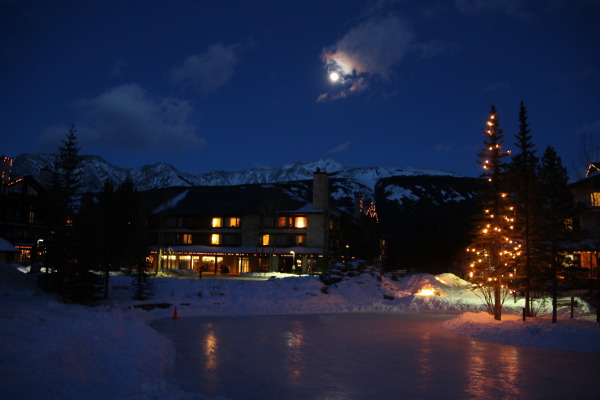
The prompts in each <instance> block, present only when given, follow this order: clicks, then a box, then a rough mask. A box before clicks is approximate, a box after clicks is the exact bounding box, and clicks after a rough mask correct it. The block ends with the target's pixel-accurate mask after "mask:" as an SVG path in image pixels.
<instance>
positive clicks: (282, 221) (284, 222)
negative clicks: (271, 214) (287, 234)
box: [277, 217, 288, 228]
mask: <svg viewBox="0 0 600 400" xmlns="http://www.w3.org/2000/svg"><path fill="white" fill-rule="evenodd" d="M277 226H278V227H279V228H285V227H287V226H288V220H287V217H279V218H277Z"/></svg>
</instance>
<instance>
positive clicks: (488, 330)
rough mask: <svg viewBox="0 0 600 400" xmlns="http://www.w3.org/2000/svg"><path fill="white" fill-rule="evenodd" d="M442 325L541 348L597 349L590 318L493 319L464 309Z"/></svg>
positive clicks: (598, 335)
mask: <svg viewBox="0 0 600 400" xmlns="http://www.w3.org/2000/svg"><path fill="white" fill-rule="evenodd" d="M441 326H442V328H444V329H446V330H448V331H450V332H453V333H456V334H458V335H462V336H469V337H472V338H475V339H479V340H483V341H487V342H495V343H502V344H510V345H515V346H526V347H537V348H544V349H555V350H566V351H578V352H600V325H598V324H596V323H593V322H590V321H579V320H571V319H560V320H558V321H557V323H556V324H552V321H551V319H550V317H544V318H528V319H527V321H523V320H522V318H521V317H519V316H516V315H510V314H505V315H503V316H502V321H496V320H495V319H494V317H493V316H491V315H489V314H488V313H486V312H480V313H471V312H467V313H464V314H461V315H459V316H458V317H456V318H454V319H452V320H448V321H445V322H443V323H442V324H441Z"/></svg>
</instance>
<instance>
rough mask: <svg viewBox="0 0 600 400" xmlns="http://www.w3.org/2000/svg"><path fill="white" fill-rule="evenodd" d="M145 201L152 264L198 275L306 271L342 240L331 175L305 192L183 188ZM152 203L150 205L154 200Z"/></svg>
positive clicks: (272, 187)
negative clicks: (332, 204)
mask: <svg viewBox="0 0 600 400" xmlns="http://www.w3.org/2000/svg"><path fill="white" fill-rule="evenodd" d="M157 195H159V196H160V195H161V193H160V192H159V193H153V194H152V196H153V197H154V199H153V200H152V201H150V203H151V204H153V205H152V210H150V216H149V222H148V223H149V231H150V233H151V235H152V243H153V244H152V246H151V251H152V263H153V266H154V267H155V268H157V269H158V270H169V269H184V270H196V271H202V272H203V273H212V274H221V273H246V272H270V271H280V272H289V273H310V272H312V271H314V270H315V268H316V267H317V265H318V264H319V263H323V262H325V259H326V257H327V256H328V255H329V254H331V253H332V251H333V248H334V243H335V244H337V245H338V247H339V244H340V241H339V238H338V237H337V236H336V235H337V230H336V226H338V220H339V219H340V218H341V217H342V215H343V211H341V210H338V209H332V208H331V207H330V201H329V177H328V175H327V174H326V173H324V172H320V171H317V172H315V173H314V177H313V181H312V182H311V184H310V185H307V186H306V188H305V189H304V190H293V188H292V189H290V188H286V187H283V186H278V185H241V186H223V187H186V188H184V187H182V188H170V189H169V190H168V191H163V193H162V196H163V198H162V199H161V200H159V201H157V200H156V196H157ZM155 205H156V206H155Z"/></svg>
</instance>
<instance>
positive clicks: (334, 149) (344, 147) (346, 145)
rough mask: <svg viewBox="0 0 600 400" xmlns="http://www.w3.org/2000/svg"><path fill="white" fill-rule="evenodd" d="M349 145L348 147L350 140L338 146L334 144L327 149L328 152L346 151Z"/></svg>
mask: <svg viewBox="0 0 600 400" xmlns="http://www.w3.org/2000/svg"><path fill="white" fill-rule="evenodd" d="M349 147H350V141H347V142H344V143H342V144H340V145H338V146H335V147H334V148H333V149H331V150H329V154H333V153H342V152H346V151H348V148H349Z"/></svg>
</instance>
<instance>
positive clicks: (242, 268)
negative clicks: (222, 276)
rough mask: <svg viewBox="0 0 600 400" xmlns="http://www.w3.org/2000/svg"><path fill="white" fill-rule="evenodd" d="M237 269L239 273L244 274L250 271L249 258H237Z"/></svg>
mask: <svg viewBox="0 0 600 400" xmlns="http://www.w3.org/2000/svg"><path fill="white" fill-rule="evenodd" d="M238 271H239V273H240V274H245V273H247V272H251V271H250V259H249V258H248V257H240V258H239V259H238Z"/></svg>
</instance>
